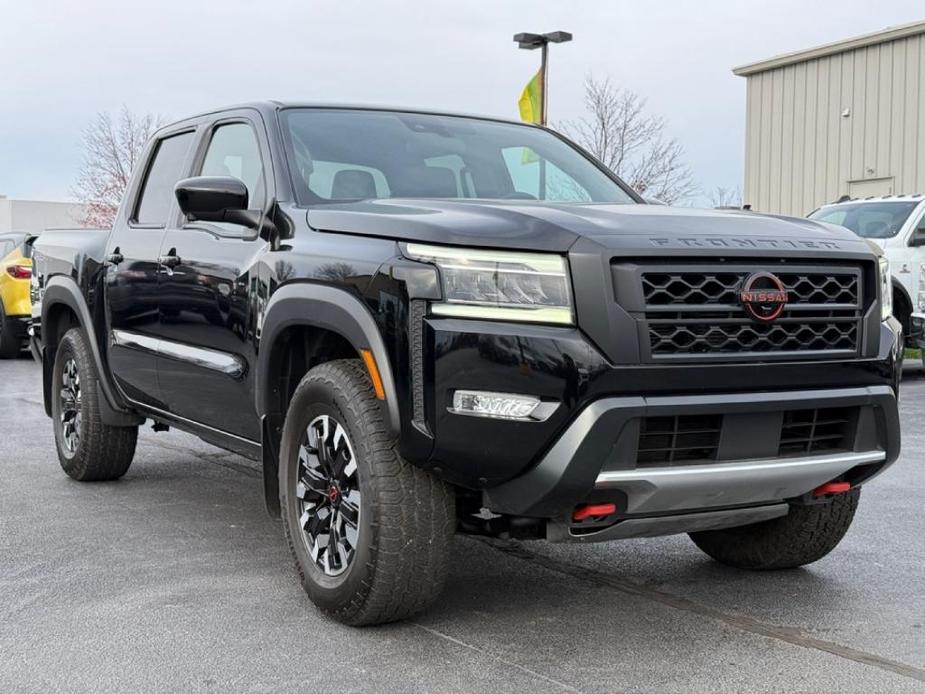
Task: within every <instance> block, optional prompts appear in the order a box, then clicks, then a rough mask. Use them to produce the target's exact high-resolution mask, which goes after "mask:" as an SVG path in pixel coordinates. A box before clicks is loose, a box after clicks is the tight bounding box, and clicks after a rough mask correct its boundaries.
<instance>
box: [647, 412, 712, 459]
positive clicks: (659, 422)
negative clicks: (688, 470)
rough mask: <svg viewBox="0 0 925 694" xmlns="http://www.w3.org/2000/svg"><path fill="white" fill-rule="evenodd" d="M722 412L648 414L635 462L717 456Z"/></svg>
mask: <svg viewBox="0 0 925 694" xmlns="http://www.w3.org/2000/svg"><path fill="white" fill-rule="evenodd" d="M721 426H722V416H720V415H676V416H666V417H646V418H644V419H643V420H642V422H640V429H639V447H638V449H637V455H636V463H637V465H639V466H641V467H646V466H660V465H678V464H684V463H695V462H708V461H711V460H715V459H716V451H717V450H718V449H719V434H720V428H721Z"/></svg>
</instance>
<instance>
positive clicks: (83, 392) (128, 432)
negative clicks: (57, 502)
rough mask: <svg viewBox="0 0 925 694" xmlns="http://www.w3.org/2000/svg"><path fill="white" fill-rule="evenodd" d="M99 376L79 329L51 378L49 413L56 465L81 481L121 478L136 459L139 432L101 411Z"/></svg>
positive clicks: (62, 346) (62, 349)
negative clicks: (111, 421)
mask: <svg viewBox="0 0 925 694" xmlns="http://www.w3.org/2000/svg"><path fill="white" fill-rule="evenodd" d="M102 397H104V396H103V394H102V393H101V392H100V383H99V373H98V372H97V370H96V363H95V362H94V361H93V355H92V354H91V352H90V348H89V346H88V345H87V338H86V337H84V334H83V331H82V330H81V329H80V328H72V329H71V330H68V331H67V333H66V334H65V335H64V337H63V338H62V339H61V342H60V343H59V345H58V350H57V353H56V354H55V366H54V372H53V374H52V386H51V398H52V399H51V403H52V404H51V411H52V421H53V422H54V426H55V445H56V447H57V449H58V461H59V462H60V463H61V468H62V469H63V470H64V472H65V473H67V475H68V476H69V477H71V478H73V479H75V480H78V481H79V482H97V481H104V480H115V479H119V478H120V477H122V475H124V474H125V473H126V472H128V469H129V466H130V465H131V464H132V458H133V457H134V456H135V443H136V441H137V439H138V427H137V426H132V427H113V426H108V425H106V424H104V423H103V421H102V417H101V412H100V398H102Z"/></svg>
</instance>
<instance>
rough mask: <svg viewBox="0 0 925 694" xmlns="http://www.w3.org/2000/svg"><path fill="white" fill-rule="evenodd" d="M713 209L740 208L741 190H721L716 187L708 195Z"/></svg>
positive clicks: (721, 188)
mask: <svg viewBox="0 0 925 694" xmlns="http://www.w3.org/2000/svg"><path fill="white" fill-rule="evenodd" d="M709 198H710V204H711V205H712V206H713V207H742V189H741V188H738V187H736V188H723V187H722V186H716V188H714V189H713V190H712V191H711V192H710V195H709Z"/></svg>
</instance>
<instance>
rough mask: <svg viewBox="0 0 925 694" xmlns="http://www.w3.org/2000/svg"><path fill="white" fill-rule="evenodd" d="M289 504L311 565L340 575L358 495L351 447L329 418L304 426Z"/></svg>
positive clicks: (347, 558)
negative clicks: (292, 509) (290, 502)
mask: <svg viewBox="0 0 925 694" xmlns="http://www.w3.org/2000/svg"><path fill="white" fill-rule="evenodd" d="M294 500H295V504H296V511H297V512H298V515H299V527H300V528H301V529H302V540H303V541H304V543H305V547H306V549H307V550H308V553H309V555H310V556H311V558H312V561H314V562H315V564H316V565H317V566H318V568H319V569H321V570H322V571H323V572H324V573H325V575H327V576H338V575H340V574H342V573H343V572H344V571H346V570H347V568H348V567H349V566H350V562H351V561H352V560H353V557H354V555H355V554H356V548H357V541H358V538H359V532H360V531H359V529H360V512H361V497H360V484H359V479H358V477H357V465H356V458H355V457H354V453H353V446H352V444H351V443H350V438H349V437H348V436H347V430H346V428H345V427H344V426H342V425H341V424H340V422H338V421H337V420H336V419H334V418H333V417H330V416H328V415H320V416H318V417H315V419H313V420H312V421H311V422H310V423H309V425H308V427H307V428H306V431H305V435H304V437H303V440H302V443H301V444H300V445H299V467H298V477H297V479H296V489H295V495H294Z"/></svg>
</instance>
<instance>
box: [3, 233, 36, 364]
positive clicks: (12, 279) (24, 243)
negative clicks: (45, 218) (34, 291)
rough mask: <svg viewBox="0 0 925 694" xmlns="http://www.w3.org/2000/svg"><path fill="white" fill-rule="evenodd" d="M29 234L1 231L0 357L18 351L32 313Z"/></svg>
mask: <svg viewBox="0 0 925 694" xmlns="http://www.w3.org/2000/svg"><path fill="white" fill-rule="evenodd" d="M34 240H35V237H34V236H31V235H29V234H0V258H2V260H0V359H11V358H12V357H15V356H17V355H19V353H20V352H21V351H22V348H23V346H24V345H25V342H26V337H27V335H26V329H27V328H28V327H29V320H30V319H31V317H32V301H31V299H30V296H29V291H30V285H31V282H32V258H31V257H30V256H31V253H32V241H34Z"/></svg>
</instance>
